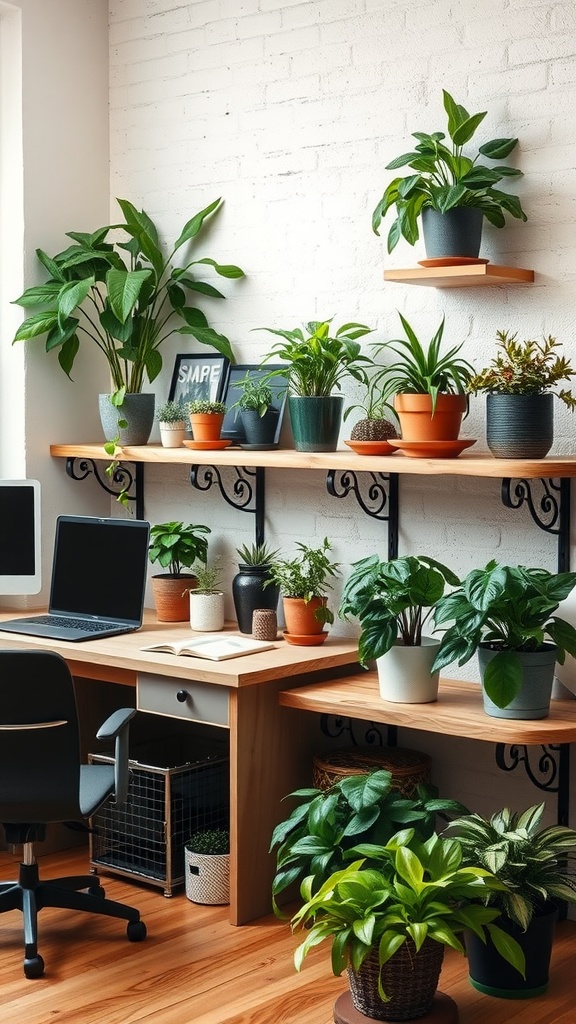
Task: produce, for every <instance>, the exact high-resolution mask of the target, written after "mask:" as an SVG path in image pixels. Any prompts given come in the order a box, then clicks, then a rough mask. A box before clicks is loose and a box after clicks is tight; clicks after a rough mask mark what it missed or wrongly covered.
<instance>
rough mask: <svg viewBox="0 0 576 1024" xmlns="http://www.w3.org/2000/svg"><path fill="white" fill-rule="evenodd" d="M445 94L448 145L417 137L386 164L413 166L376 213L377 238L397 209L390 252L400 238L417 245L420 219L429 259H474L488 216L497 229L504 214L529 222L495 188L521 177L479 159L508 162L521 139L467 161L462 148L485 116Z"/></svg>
mask: <svg viewBox="0 0 576 1024" xmlns="http://www.w3.org/2000/svg"><path fill="white" fill-rule="evenodd" d="M442 95H443V99H444V110H445V111H446V114H447V117H448V124H447V129H448V136H449V139H450V141H449V143H448V144H447V143H446V142H445V141H444V140H445V139H446V135H445V133H444V132H433V133H432V134H428V133H426V132H413V137H414V138H415V139H416V140H417V143H416V145H415V147H414V149H413V150H412V151H410V152H407V153H403V154H402V155H401V156H398V157H396V159H395V160H391V161H390V163H389V164H387V165H386V170H389V171H391V170H396V169H397V168H399V167H409V168H410V173H409V174H408V175H406V176H404V177H398V178H393V180H392V181H391V182H390V183H389V185H388V186H387V187H386V190H385V192H384V195H383V196H382V199H381V200H380V202H379V203H378V205H377V206H376V208H375V210H374V213H373V214H372V228H373V230H374V231H375V232H376V234H378V228H379V226H380V222H381V220H382V219H383V218H384V217H385V216H386V213H387V212H388V210H390V209H391V208H394V209H395V213H396V217H395V219H394V221H393V223H392V226H391V228H390V231H389V233H388V252H392V250H393V249H394V247H395V246H396V245H397V243H398V242H399V241H400V238H405V239H406V241H407V242H409V244H410V245H414V244H415V243H416V242H417V241H418V238H419V232H418V220H419V218H420V217H422V228H423V231H424V242H425V245H426V255H427V256H429V257H432V258H436V257H446V256H452V257H472V258H475V257H477V256H478V253H479V251H480V242H481V237H482V223H483V219H484V217H486V219H487V220H488V221H489V222H490V224H493V225H494V226H495V227H497V228H501V227H504V224H505V222H506V214H511V216H512V217H516V218H517V219H518V220H523V221H525V220H526V219H527V218H526V214H525V213H524V210H523V209H522V205H521V203H520V200H519V199H518V197H517V196H514V195H510V194H509V193H508V192H502V191H501V190H500V189H497V188H495V185H497V184H498V182H499V181H502V179H503V178H509V177H514V176H517V175H520V174H521V173H522V172H521V171H519V170H517V169H516V168H515V167H509V166H506V165H503V164H500V163H498V164H497V166H496V167H488V166H486V165H485V164H483V163H479V162H478V161H479V158H480V156H483V157H487V158H488V159H489V160H497V161H500V160H503V159H505V158H506V157H507V156H509V155H510V153H511V152H512V150H513V149H515V147H516V145H517V142H518V139H512V138H506V139H492V140H491V141H490V142H485V143H484V144H483V145H482V146H480V147H479V148H478V152H477V153H476V155H475V156H473V157H470V156H466V155H465V154H464V152H463V149H464V146H466V144H467V143H468V142H470V140H471V139H472V138H473V136H474V135H475V134H476V131H477V129H478V127H479V125H480V124H481V123H482V121H483V120H484V118H485V117H486V111H483V112H482V113H479V114H469V113H468V111H467V110H466V109H465V108H464V107H463V106H461V104H459V103H456V102H455V101H454V99H453V98H452V96H451V95H450V93H449V92H446V90H445V89H443V90H442Z"/></svg>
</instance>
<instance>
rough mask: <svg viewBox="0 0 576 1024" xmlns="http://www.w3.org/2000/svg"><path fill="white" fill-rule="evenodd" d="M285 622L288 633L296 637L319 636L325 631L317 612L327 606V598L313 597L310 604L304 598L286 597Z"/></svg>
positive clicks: (284, 600)
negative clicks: (316, 614)
mask: <svg viewBox="0 0 576 1024" xmlns="http://www.w3.org/2000/svg"><path fill="white" fill-rule="evenodd" d="M282 603H283V605H284V621H285V623H286V631H287V632H288V633H292V634H293V635H294V636H317V635H318V634H320V633H322V632H323V631H324V623H323V622H321V621H319V620H318V619H317V618H316V616H315V612H316V610H317V609H318V608H322V607H324V606H325V605H326V598H325V597H313V598H312V599H311V600H310V601H308V603H306V601H305V600H304V598H303V597H284V598H282Z"/></svg>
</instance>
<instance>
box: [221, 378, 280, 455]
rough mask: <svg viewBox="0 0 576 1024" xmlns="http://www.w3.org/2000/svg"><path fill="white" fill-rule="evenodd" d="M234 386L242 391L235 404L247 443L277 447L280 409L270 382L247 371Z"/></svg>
mask: <svg viewBox="0 0 576 1024" xmlns="http://www.w3.org/2000/svg"><path fill="white" fill-rule="evenodd" d="M234 386H235V387H236V388H238V390H239V391H241V392H242V393H241V395H240V398H239V399H238V401H237V402H235V403H234V405H236V406H237V407H238V412H239V416H240V419H241V420H242V426H243V428H244V434H245V436H246V444H249V445H250V446H251V447H254V448H275V447H276V443H275V440H274V439H275V437H276V429H277V427H278V418H279V416H280V410H279V409H277V408H276V407H275V406H274V404H273V402H274V396H273V394H272V388H271V387H270V384H269V383H268V382H267V381H266V379H265V378H262V377H256V376H254V375H252V376H251V375H250V372H247V373H246V375H245V376H244V377H243V378H242V379H241V380H239V381H238V383H237V384H235V385H234ZM232 408H234V406H232Z"/></svg>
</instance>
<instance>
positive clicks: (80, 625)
mask: <svg viewBox="0 0 576 1024" xmlns="http://www.w3.org/2000/svg"><path fill="white" fill-rule="evenodd" d="M20 621H21V622H38V623H39V624H40V625H41V626H56V627H57V628H59V629H60V628H61V627H62V626H64V627H67V628H71V629H83V630H85V631H86V632H87V633H103V632H104V631H105V630H108V629H110V623H109V622H93V621H92V619H72V618H69V617H68V616H67V615H35V616H34V617H33V618H31V619H21V620H20Z"/></svg>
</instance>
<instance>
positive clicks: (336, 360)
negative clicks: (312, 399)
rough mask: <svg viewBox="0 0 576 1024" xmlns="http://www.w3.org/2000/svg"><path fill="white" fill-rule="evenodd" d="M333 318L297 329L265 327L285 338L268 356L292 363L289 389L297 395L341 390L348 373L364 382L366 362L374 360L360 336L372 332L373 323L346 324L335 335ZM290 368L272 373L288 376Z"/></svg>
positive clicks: (367, 363) (266, 329)
mask: <svg viewBox="0 0 576 1024" xmlns="http://www.w3.org/2000/svg"><path fill="white" fill-rule="evenodd" d="M331 323H332V320H322V321H316V320H315V321H312V322H310V323H308V324H305V325H304V330H301V328H299V327H297V328H296V329H295V330H293V331H284V330H276V329H274V328H272V327H262V328H260V330H263V331H269V332H270V333H271V334H276V335H278V336H279V337H281V338H283V341H281V342H277V344H276V345H275V346H274V348H273V349H272V351H271V352H269V353H268V355H267V356H266V357H265V359H264V362H267V361H268V360H269V359H273V358H279V359H283V360H284V361H285V362H287V363H289V367H288V379H289V390H290V393H291V394H293V395H299V396H307V397H309V396H316V397H323V396H326V395H331V394H332V393H333V391H334V389H336V390H340V387H341V384H342V381H343V380H344V379H345V378H346V377H348V376H349V377H353V378H354V379H355V380H358V381H361V382H364V381H365V373H364V366H365V365H368V366H371V365H372V360H371V359H370V358H369V357H368V356H365V355H362V352H361V349H360V345H359V343H358V341H357V339H358V338H363V337H364V336H365V335H366V334H370V333H371V331H372V328H371V327H366V326H365V325H364V324H356V323H348V324H343V325H342V326H341V327H339V328H338V329H337V330H335V331H334V332H333V335H332V336H331V326H330V325H331ZM285 374H286V369H285V368H284V367H281V368H280V369H278V370H271V371H270V376H280V375H282V376H285Z"/></svg>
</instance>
